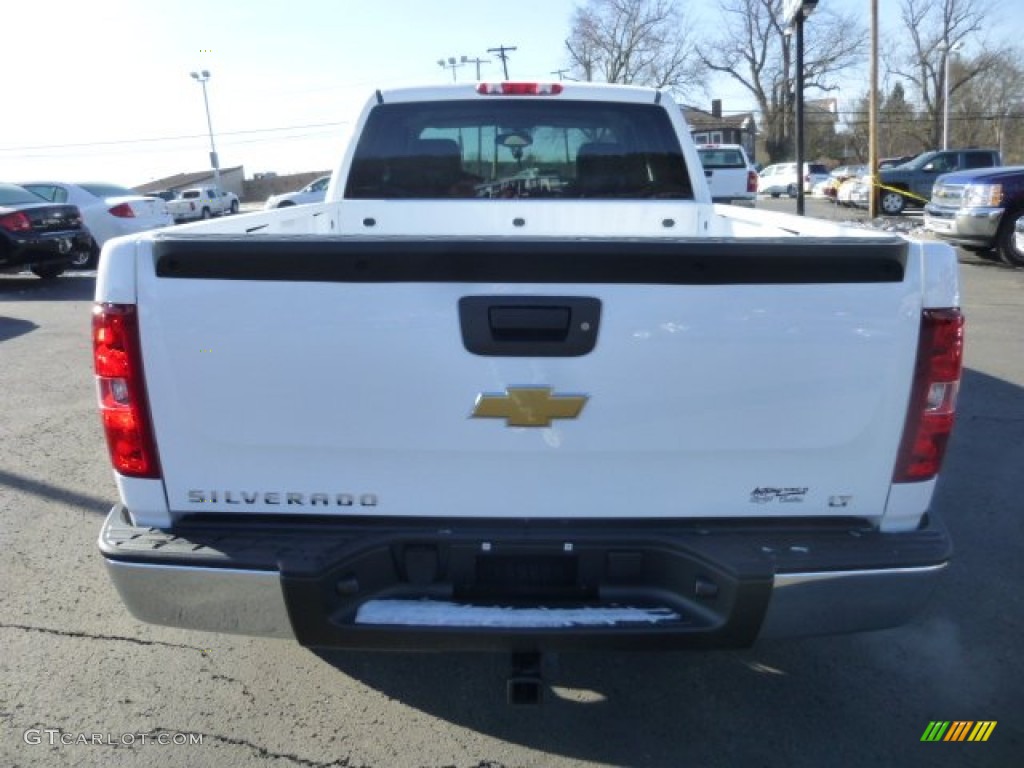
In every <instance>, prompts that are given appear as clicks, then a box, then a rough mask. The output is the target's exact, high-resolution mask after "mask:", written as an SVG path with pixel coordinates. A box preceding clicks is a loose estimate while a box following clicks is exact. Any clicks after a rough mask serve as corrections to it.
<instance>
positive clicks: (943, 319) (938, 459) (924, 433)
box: [893, 309, 964, 483]
mask: <svg viewBox="0 0 1024 768" xmlns="http://www.w3.org/2000/svg"><path fill="white" fill-rule="evenodd" d="M963 353H964V318H963V315H961V314H960V310H959V309H926V310H925V311H924V312H923V313H922V316H921V337H920V339H919V341H918V347H917V365H916V367H915V369H914V384H913V388H912V389H911V392H910V406H909V409H908V410H907V421H906V424H905V425H904V427H903V440H902V441H901V443H900V452H899V456H898V457H897V459H896V469H895V471H894V472H893V482H896V483H913V482H918V481H921V480H931V479H932V478H933V477H935V476H936V475H937V474H938V473H939V468H940V467H941V466H942V459H943V457H944V456H945V454H946V443H947V442H948V441H949V435H950V432H951V431H952V429H953V421H954V419H955V416H956V396H957V390H958V389H959V387H960V368H961V366H962V365H963Z"/></svg>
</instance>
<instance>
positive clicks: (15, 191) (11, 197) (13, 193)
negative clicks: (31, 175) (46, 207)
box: [0, 183, 44, 205]
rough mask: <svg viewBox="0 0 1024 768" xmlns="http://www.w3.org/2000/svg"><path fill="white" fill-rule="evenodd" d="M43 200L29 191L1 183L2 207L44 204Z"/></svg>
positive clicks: (0, 200)
mask: <svg viewBox="0 0 1024 768" xmlns="http://www.w3.org/2000/svg"><path fill="white" fill-rule="evenodd" d="M42 202H44V201H43V198H41V197H39V196H38V195H33V194H32V193H31V192H29V191H28V190H27V189H23V188H22V187H19V186H16V185H14V184H2V183H0V205H21V204H34V203H42Z"/></svg>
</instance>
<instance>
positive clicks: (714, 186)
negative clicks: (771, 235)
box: [697, 144, 758, 208]
mask: <svg viewBox="0 0 1024 768" xmlns="http://www.w3.org/2000/svg"><path fill="white" fill-rule="evenodd" d="M697 156H698V157H699V158H700V163H701V165H702V166H703V167H704V178H705V179H707V182H708V189H709V190H710V192H711V200H712V201H713V202H715V203H732V204H733V205H744V206H747V207H748V208H753V207H754V205H755V204H756V202H757V181H758V179H757V170H756V169H755V168H754V164H753V163H752V162H750V159H749V158H748V157H747V151H746V150H745V149H744V148H743V146H742V145H741V144H700V145H698V146H697Z"/></svg>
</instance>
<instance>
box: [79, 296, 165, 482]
mask: <svg viewBox="0 0 1024 768" xmlns="http://www.w3.org/2000/svg"><path fill="white" fill-rule="evenodd" d="M92 348H93V364H94V367H95V370H96V383H97V392H98V395H99V401H100V416H101V417H102V419H103V431H104V433H105V434H106V436H107V447H108V448H109V450H110V461H111V463H112V464H113V465H114V470H115V471H116V472H118V473H119V474H122V475H128V476H129V477H147V478H158V477H160V462H159V460H158V458H157V453H156V443H155V442H154V441H153V426H152V423H151V420H150V415H149V404H148V402H147V401H146V387H145V379H144V378H143V375H142V347H141V344H140V342H139V319H138V315H137V314H136V309H135V306H134V305H131V304H99V305H97V306H96V307H95V308H94V309H93V314H92Z"/></svg>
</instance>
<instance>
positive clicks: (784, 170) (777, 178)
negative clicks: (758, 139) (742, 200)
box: [757, 163, 828, 197]
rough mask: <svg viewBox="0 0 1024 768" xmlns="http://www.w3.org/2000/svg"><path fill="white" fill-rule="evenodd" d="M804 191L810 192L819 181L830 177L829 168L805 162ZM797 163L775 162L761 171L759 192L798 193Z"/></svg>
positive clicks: (792, 195) (770, 193)
mask: <svg viewBox="0 0 1024 768" xmlns="http://www.w3.org/2000/svg"><path fill="white" fill-rule="evenodd" d="M802 176H803V185H804V192H810V191H811V190H812V189H814V185H815V184H817V183H818V182H821V181H825V180H827V179H828V169H827V168H826V167H825V166H824V165H822V164H821V163H804V172H803V174H802ZM797 183H798V182H797V177H796V163H775V164H774V165H769V166H768V167H767V168H765V169H764V170H763V171H761V174H760V178H759V179H758V182H757V192H758V194H761V195H771V196H772V197H778V196H779V195H789V196H790V197H796V193H797V189H798V187H797Z"/></svg>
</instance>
